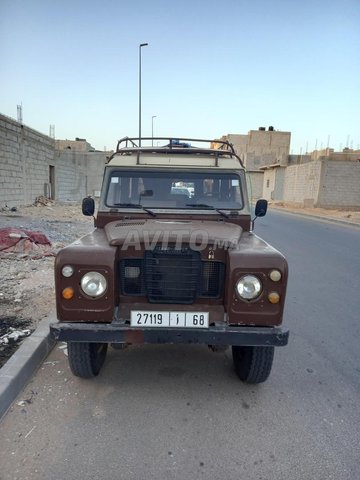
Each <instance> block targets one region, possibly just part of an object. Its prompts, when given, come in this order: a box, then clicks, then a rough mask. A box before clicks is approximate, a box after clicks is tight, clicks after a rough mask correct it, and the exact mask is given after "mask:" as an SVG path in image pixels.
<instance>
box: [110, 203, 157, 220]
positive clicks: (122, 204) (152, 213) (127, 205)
mask: <svg viewBox="0 0 360 480" xmlns="http://www.w3.org/2000/svg"><path fill="white" fill-rule="evenodd" d="M114 207H124V208H126V207H128V208H141V210H144V211H145V212H146V213H148V214H149V215H151V216H153V217H156V214H155V213H154V212H153V211H152V210H149V209H148V208H145V207H144V206H143V205H141V204H140V203H114Z"/></svg>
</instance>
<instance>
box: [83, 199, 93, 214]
mask: <svg viewBox="0 0 360 480" xmlns="http://www.w3.org/2000/svg"><path fill="white" fill-rule="evenodd" d="M94 212H95V202H94V199H93V198H91V197H86V198H84V199H83V201H82V213H83V215H86V216H87V217H92V216H93V215H94Z"/></svg>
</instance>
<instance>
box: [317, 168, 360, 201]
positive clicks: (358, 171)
mask: <svg viewBox="0 0 360 480" xmlns="http://www.w3.org/2000/svg"><path fill="white" fill-rule="evenodd" d="M322 166H323V168H322V175H321V184H320V190H319V198H318V202H317V206H318V207H323V208H356V207H357V208H359V207H360V159H359V160H355V161H345V160H338V161H336V160H335V161H334V160H324V161H323V162H322Z"/></svg>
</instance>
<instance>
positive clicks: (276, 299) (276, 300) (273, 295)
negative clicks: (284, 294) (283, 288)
mask: <svg viewBox="0 0 360 480" xmlns="http://www.w3.org/2000/svg"><path fill="white" fill-rule="evenodd" d="M268 300H269V302H270V303H279V302H280V295H279V294H278V293H277V292H271V293H269V295H268Z"/></svg>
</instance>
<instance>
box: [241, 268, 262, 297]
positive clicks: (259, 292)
mask: <svg viewBox="0 0 360 480" xmlns="http://www.w3.org/2000/svg"><path fill="white" fill-rule="evenodd" d="M246 277H252V278H254V279H256V280H257V282H258V283H259V286H260V289H259V291H258V293H257V294H256V295H255V296H253V297H250V298H247V297H243V296H242V295H241V293H240V292H239V288H238V287H239V284H240V282H241V281H242V280H243V279H245V278H246ZM263 291H264V286H263V282H262V281H261V279H260V278H259V277H258V276H257V275H254V274H253V273H245V274H243V275H241V277H240V278H239V279H238V280H237V282H236V285H235V292H236V294H237V296H238V297H239V298H240V299H241V300H242V301H244V302H253V301H256V300H259V298H260V297H261V295H262V293H263Z"/></svg>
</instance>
